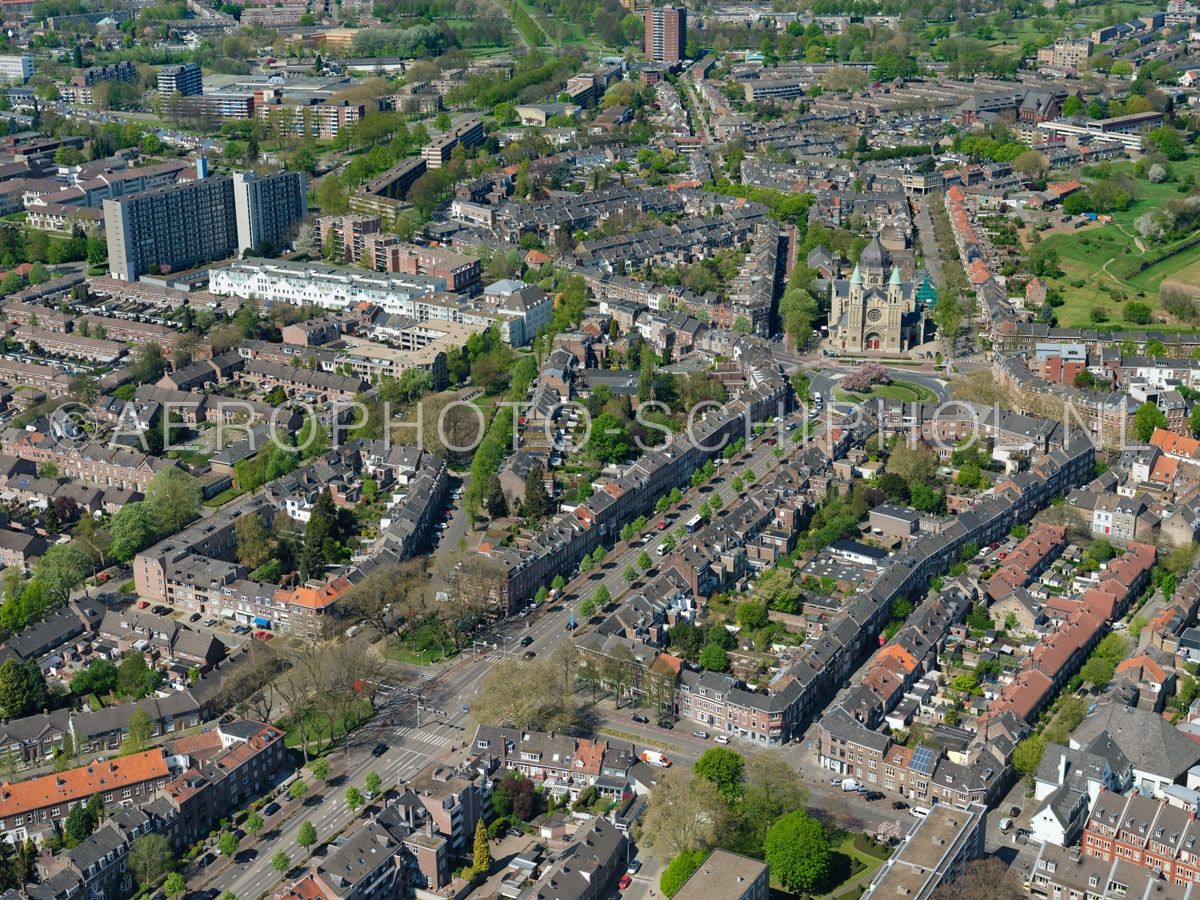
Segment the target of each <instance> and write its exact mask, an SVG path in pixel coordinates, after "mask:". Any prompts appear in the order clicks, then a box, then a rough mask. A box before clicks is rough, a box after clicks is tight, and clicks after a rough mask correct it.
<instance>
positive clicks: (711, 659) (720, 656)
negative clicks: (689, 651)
mask: <svg viewBox="0 0 1200 900" xmlns="http://www.w3.org/2000/svg"><path fill="white" fill-rule="evenodd" d="M697 661H698V662H699V663H700V668H702V669H708V670H709V671H710V672H724V671H726V670H727V669H728V668H729V654H728V653H726V652H725V648H724V647H720V646H718V645H716V644H705V645H704V649H703V650H701V651H700V658H699V660H697Z"/></svg>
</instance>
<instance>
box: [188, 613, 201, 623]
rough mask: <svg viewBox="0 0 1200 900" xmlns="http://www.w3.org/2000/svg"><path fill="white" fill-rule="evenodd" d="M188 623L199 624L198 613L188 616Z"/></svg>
mask: <svg viewBox="0 0 1200 900" xmlns="http://www.w3.org/2000/svg"><path fill="white" fill-rule="evenodd" d="M188 621H189V622H199V621H200V613H192V614H191V615H190V616H188Z"/></svg>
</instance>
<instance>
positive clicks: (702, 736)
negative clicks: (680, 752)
mask: <svg viewBox="0 0 1200 900" xmlns="http://www.w3.org/2000/svg"><path fill="white" fill-rule="evenodd" d="M692 737H698V738H700V740H702V741H707V740H708V732H707V731H693V732H692Z"/></svg>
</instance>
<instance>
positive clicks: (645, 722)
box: [633, 715, 650, 725]
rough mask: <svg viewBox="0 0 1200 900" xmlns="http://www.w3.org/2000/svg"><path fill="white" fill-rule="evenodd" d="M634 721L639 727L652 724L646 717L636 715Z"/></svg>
mask: <svg viewBox="0 0 1200 900" xmlns="http://www.w3.org/2000/svg"><path fill="white" fill-rule="evenodd" d="M633 721H635V722H637V723H638V724H639V725H649V724H650V720H649V719H647V718H646V717H645V716H638V715H635V716H634V717H633Z"/></svg>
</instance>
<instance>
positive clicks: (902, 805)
mask: <svg viewBox="0 0 1200 900" xmlns="http://www.w3.org/2000/svg"><path fill="white" fill-rule="evenodd" d="M892 809H908V804H907V803H905V802H904V801H903V800H896V801H893V803H892Z"/></svg>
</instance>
